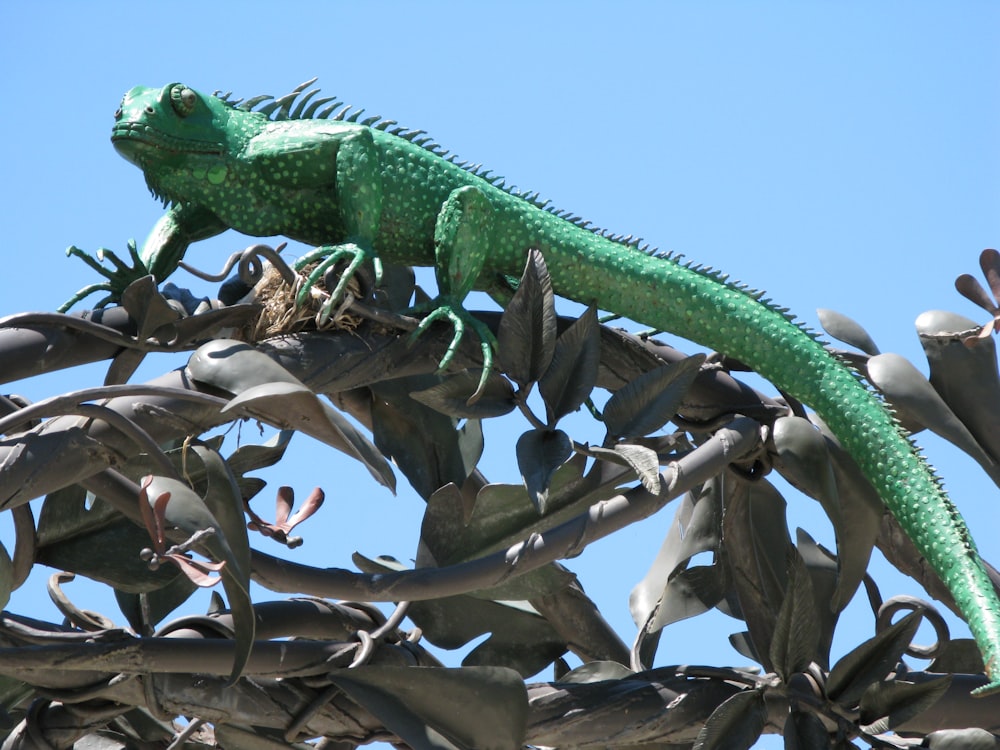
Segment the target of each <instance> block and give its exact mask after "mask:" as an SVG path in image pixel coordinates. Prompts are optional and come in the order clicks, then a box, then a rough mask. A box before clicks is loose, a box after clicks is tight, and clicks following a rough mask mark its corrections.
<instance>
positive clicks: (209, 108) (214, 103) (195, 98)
mask: <svg viewBox="0 0 1000 750" xmlns="http://www.w3.org/2000/svg"><path fill="white" fill-rule="evenodd" d="M231 111H232V108H231V107H230V106H228V105H226V104H224V103H223V102H222V101H220V100H219V99H218V98H217V97H214V96H205V95H204V94H201V93H199V92H197V91H195V90H194V89H191V88H188V87H187V86H185V85H184V84H181V83H171V84H168V85H166V86H164V87H163V88H161V89H154V88H147V87H145V86H136V87H135V88H134V89H132V90H131V91H129V92H128V93H127V94H125V96H124V98H123V99H122V102H121V105H120V106H119V107H118V111H117V112H115V124H114V127H113V128H112V130H111V143H112V144H113V145H114V147H115V149H116V150H117V151H118V153H119V154H121V155H122V156H123V157H125V159H127V160H128V161H130V162H132V163H133V164H135V165H136V166H137V167H139V168H140V169H142V171H143V173H144V174H145V176H146V181H147V182H148V183H149V186H150V189H151V190H152V191H153V192H154V193H155V194H158V195H163V193H164V192H165V191H163V190H161V189H158V188H157V184H158V181H159V178H160V177H161V174H160V173H161V171H175V170H177V169H183V168H184V166H185V165H188V164H192V162H197V163H200V165H201V166H202V168H205V162H206V161H211V160H212V159H213V158H219V157H222V156H223V155H224V154H225V152H226V143H225V129H226V123H227V121H228V118H229V113H230V112H231Z"/></svg>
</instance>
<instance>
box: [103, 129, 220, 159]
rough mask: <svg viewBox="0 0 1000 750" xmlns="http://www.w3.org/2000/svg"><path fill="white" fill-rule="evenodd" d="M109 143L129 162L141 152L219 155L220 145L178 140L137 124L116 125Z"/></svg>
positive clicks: (184, 139) (208, 142)
mask: <svg viewBox="0 0 1000 750" xmlns="http://www.w3.org/2000/svg"><path fill="white" fill-rule="evenodd" d="M111 143H112V144H113V145H114V147H115V149H117V150H118V152H119V153H121V155H122V156H124V157H125V158H126V159H128V160H129V161H133V160H134V159H133V156H134V155H137V154H138V153H141V152H143V151H149V150H155V151H165V152H167V153H173V154H221V153H223V151H224V146H223V144H222V143H218V142H214V141H199V140H193V139H190V138H178V137H176V136H172V135H168V134H166V133H164V132H162V131H160V130H157V129H156V128H153V127H150V126H149V125H145V124H143V123H139V122H122V123H118V124H116V125H115V126H114V128H112V130H111Z"/></svg>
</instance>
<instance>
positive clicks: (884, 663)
mask: <svg viewBox="0 0 1000 750" xmlns="http://www.w3.org/2000/svg"><path fill="white" fill-rule="evenodd" d="M922 617H923V615H922V614H921V613H920V611H919V610H916V611H914V612H911V613H910V614H908V615H906V616H905V617H903V618H901V619H900V620H898V621H897V622H894V623H893V624H892V625H890V626H889V627H887V628H886V629H885V630H883V631H882V632H881V633H879V634H878V635H876V636H875V637H874V638H869V639H868V640H867V641H865V642H864V643H862V644H861V645H859V646H857V647H856V648H854V649H853V650H852V651H851V652H850V653H848V654H846V655H845V656H844V657H843V658H841V659H840V661H838V662H837V663H836V664H834V665H833V669H831V670H830V676H829V677H828V678H827V683H826V691H827V695H829V696H830V698H831V699H832V700H835V701H837V702H838V703H840V704H842V705H844V706H853V705H854V704H856V703H857V702H858V700H859V699H860V698H861V696H862V695H863V694H864V692H865V690H867V689H868V686H869V685H871V684H872V683H875V682H879V681H881V680H883V679H885V677H886V675H888V674H889V672H890V671H892V669H893V668H895V666H896V663H897V662H898V661H899V659H900V657H901V656H902V655H903V653H904V652H905V651H906V648H907V647H908V646H909V645H910V642H911V641H912V640H913V636H914V634H916V632H917V628H918V627H920V620H921V619H922Z"/></svg>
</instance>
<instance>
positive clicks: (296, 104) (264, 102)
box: [215, 78, 654, 253]
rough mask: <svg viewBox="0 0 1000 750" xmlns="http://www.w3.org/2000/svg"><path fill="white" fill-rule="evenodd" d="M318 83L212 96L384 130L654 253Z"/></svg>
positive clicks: (239, 105) (260, 109)
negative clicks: (325, 92) (327, 92)
mask: <svg viewBox="0 0 1000 750" xmlns="http://www.w3.org/2000/svg"><path fill="white" fill-rule="evenodd" d="M317 80H318V79H317V78H311V79H309V80H308V81H306V82H305V83H301V84H299V85H298V86H296V87H295V88H294V89H292V90H291V91H289V92H288V93H287V94H285V95H284V96H279V97H274V96H271V95H270V94H263V95H260V96H254V97H251V98H249V99H245V100H244V99H234V98H233V93H232V92H231V91H229V92H226V93H222V92H221V91H216V92H215V96H216V97H218V98H219V99H220V100H222V101H223V102H225V103H226V104H228V105H229V106H231V107H233V108H234V109H239V110H242V111H244V112H256V113H258V114H262V115H264V116H265V117H267V118H268V119H269V120H272V121H275V122H278V121H281V120H334V121H339V122H356V123H359V124H361V125H366V126H368V127H370V128H375V129H376V130H384V131H385V132H387V133H389V134H391V135H394V136H397V137H399V138H404V139H406V140H408V141H410V143H412V144H414V145H415V146H420V147H421V148H423V149H425V150H426V151H430V152H431V153H432V154H434V155H435V156H440V157H441V158H442V159H445V160H447V161H448V162H450V163H452V164H454V165H455V166H457V167H460V168H462V169H464V170H465V171H467V172H469V173H470V174H474V175H475V176H476V177H479V178H480V179H482V180H486V182H488V183H490V184H491V185H493V186H494V187H496V188H499V189H500V190H503V191H504V192H506V193H509V194H510V195H513V196H515V197H517V198H520V199H521V200H525V201H527V202H528V203H531V204H532V205H533V206H537V207H538V208H541V209H544V210H545V211H548V212H549V213H550V214H552V215H554V216H558V217H559V218H560V219H564V220H566V221H569V222H571V223H572V224H575V225H576V226H578V227H580V228H581V229H587V230H589V231H591V232H594V234H597V235H600V236H601V237H604V238H605V239H608V240H611V241H612V242H618V243H620V244H622V245H628V246H630V247H634V248H636V249H638V250H642V251H643V252H648V253H652V252H654V249H653V248H651V247H650V246H649V245H648V244H646V243H644V242H643V241H642V239H641V238H639V237H633V236H632V235H622V234H612V233H611V232H609V231H607V230H604V229H600V228H598V227H595V226H592V224H591V222H589V221H587V220H585V219H583V218H582V217H580V216H576V215H575V214H571V213H569V212H568V211H562V210H560V209H557V208H555V207H554V206H552V205H551V204H550V202H549V201H548V200H547V199H543V198H542V197H541V196H540V195H539V194H538V193H537V192H532V191H529V190H521V189H519V188H517V187H515V186H513V185H507V184H506V183H505V181H504V178H503V177H501V176H500V175H495V174H493V173H492V172H491V171H490V170H489V169H486V168H485V167H484V166H483V165H482V164H473V163H470V162H468V161H465V160H460V159H459V158H458V157H457V156H456V155H455V154H452V153H450V152H449V151H448V150H447V149H445V148H443V147H442V146H441V145H440V144H438V143H437V142H435V141H434V140H433V139H432V138H431V137H430V136H429V135H428V134H427V131H425V130H414V129H411V128H405V127H402V126H400V125H399V124H398V123H397V122H396V121H395V120H388V119H385V118H383V117H382V116H381V115H374V116H369V117H365V118H364V119H361V115H362V114H363V113H364V111H365V110H364V109H355V108H354V107H353V106H352V105H350V104H345V103H344V102H343V101H341V100H339V99H337V98H336V97H333V96H327V97H320V98H318V99H317V98H316V96H317V95H318V94H319V92H320V90H319V89H318V88H313V89H310V88H309V87H310V86H312V85H313V84H314V83H316V81H317Z"/></svg>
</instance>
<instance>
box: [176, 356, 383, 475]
mask: <svg viewBox="0 0 1000 750" xmlns="http://www.w3.org/2000/svg"><path fill="white" fill-rule="evenodd" d="M188 372H189V373H190V375H191V378H192V379H193V380H196V381H198V382H202V383H206V384H208V385H211V386H214V387H216V388H220V389H222V390H224V391H227V392H229V393H232V394H235V395H236V398H234V399H233V400H232V401H230V402H229V404H227V405H226V407H225V409H224V411H225V410H228V411H235V410H240V411H243V412H244V416H249V417H252V418H256V419H260V420H261V421H264V422H267V423H268V424H272V425H274V426H276V427H278V428H281V429H297V430H299V431H301V432H304V433H306V434H307V435H310V436H312V437H314V438H316V439H317V440H320V441H322V442H324V443H326V444H327V445H331V446H333V447H334V448H337V449H338V450H341V451H343V452H344V453H346V454H347V455H349V456H352V457H354V458H356V459H357V460H358V461H360V462H361V463H362V464H364V466H365V468H367V469H368V471H369V473H371V475H372V476H373V477H374V478H375V480H376V481H378V482H379V484H381V485H383V486H385V487H388V488H389V489H391V490H393V491H395V487H396V478H395V476H394V475H393V473H392V468H391V467H390V466H389V462H388V461H386V460H385V457H384V456H383V455H382V454H381V453H379V451H378V450H377V449H376V448H375V446H374V445H372V444H371V442H370V441H369V440H368V439H367V438H366V437H365V436H364V435H362V434H361V432H360V431H359V430H358V429H357V428H356V427H354V425H353V424H351V423H350V422H349V421H348V420H347V419H345V418H344V417H343V416H341V415H340V414H338V413H337V412H336V411H335V410H334V409H332V408H331V407H329V406H328V405H327V404H326V403H324V402H323V401H321V400H320V399H319V397H318V396H317V395H316V394H315V393H313V392H312V391H311V390H310V389H309V388H307V387H306V386H305V385H304V384H303V383H302V382H301V381H299V379H298V378H296V377H295V376H294V375H292V374H291V373H290V372H288V371H287V370H286V369H285V368H283V367H282V366H281V365H279V364H278V363H277V362H275V361H274V360H273V359H271V358H270V357H268V356H266V355H264V354H262V353H261V352H259V351H257V350H256V349H254V348H253V347H251V346H248V345H247V344H244V343H242V342H239V341H232V340H229V339H218V340H215V341H212V342H209V343H207V344H204V345H203V346H201V347H199V348H198V350H197V351H195V352H194V354H192V355H191V357H190V359H189V360H188Z"/></svg>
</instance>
